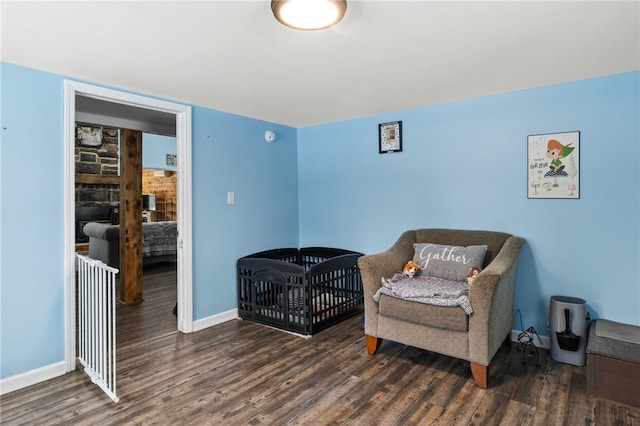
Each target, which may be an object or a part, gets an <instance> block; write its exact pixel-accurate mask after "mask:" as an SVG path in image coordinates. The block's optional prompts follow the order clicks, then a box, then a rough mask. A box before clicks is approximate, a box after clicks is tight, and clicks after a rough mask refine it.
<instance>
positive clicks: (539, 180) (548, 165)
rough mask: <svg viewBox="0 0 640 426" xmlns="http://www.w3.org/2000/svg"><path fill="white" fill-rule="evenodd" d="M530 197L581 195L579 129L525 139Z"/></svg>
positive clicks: (573, 196)
mask: <svg viewBox="0 0 640 426" xmlns="http://www.w3.org/2000/svg"><path fill="white" fill-rule="evenodd" d="M528 147H529V155H528V164H527V166H528V167H527V173H528V179H527V186H528V197H529V198H580V156H579V154H580V132H568V133H549V134H545V135H531V136H529V138H528Z"/></svg>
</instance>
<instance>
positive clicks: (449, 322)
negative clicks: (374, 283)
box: [378, 294, 469, 332]
mask: <svg viewBox="0 0 640 426" xmlns="http://www.w3.org/2000/svg"><path fill="white" fill-rule="evenodd" d="M378 304H379V307H378V309H379V311H380V315H384V316H386V317H389V318H394V319H397V320H400V321H408V322H412V323H414V324H419V325H426V326H429V327H437V328H440V329H444V330H452V331H464V332H466V331H469V316H468V315H467V314H466V313H465V312H464V310H462V309H459V308H458V309H452V308H451V307H447V306H434V305H427V304H424V303H420V302H413V301H406V300H402V299H398V298H397V297H392V296H387V295H386V294H383V295H382V296H380V302H379V303H378Z"/></svg>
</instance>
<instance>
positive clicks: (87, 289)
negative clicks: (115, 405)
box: [76, 254, 119, 402]
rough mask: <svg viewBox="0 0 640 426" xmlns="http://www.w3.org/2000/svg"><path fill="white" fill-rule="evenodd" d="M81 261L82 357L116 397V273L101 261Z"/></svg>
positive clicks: (94, 378) (93, 378)
mask: <svg viewBox="0 0 640 426" xmlns="http://www.w3.org/2000/svg"><path fill="white" fill-rule="evenodd" d="M76 257H77V260H78V359H79V361H80V363H81V364H82V366H83V367H84V371H85V373H87V375H88V376H89V377H90V378H91V381H92V382H93V383H95V384H96V385H98V386H99V387H100V389H102V390H103V391H104V392H105V393H106V394H107V395H108V396H109V397H110V398H111V399H112V400H113V401H114V402H118V401H119V398H118V397H117V396H116V315H115V313H116V312H115V309H116V308H115V306H116V305H115V304H116V274H117V273H118V269H116V268H112V267H110V266H108V265H106V264H104V263H102V262H100V261H99V260H95V259H92V258H90V257H87V256H83V255H81V254H77V255H76Z"/></svg>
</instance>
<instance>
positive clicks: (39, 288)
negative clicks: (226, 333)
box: [0, 63, 298, 378]
mask: <svg viewBox="0 0 640 426" xmlns="http://www.w3.org/2000/svg"><path fill="white" fill-rule="evenodd" d="M0 66H1V68H0V74H1V76H0V78H1V80H0V83H1V84H0V87H2V111H1V112H2V118H1V131H2V133H1V135H2V141H1V143H0V161H1V163H0V166H1V167H0V170H1V174H0V176H1V179H2V180H1V182H0V185H1V186H0V188H1V192H0V202H1V206H2V208H1V211H0V213H1V217H0V241H1V242H0V250H1V251H0V253H1V254H2V256H1V257H0V298H1V300H0V308H1V310H0V323H1V327H2V328H1V332H2V334H1V336H0V347H1V348H0V351H1V352H0V357H1V365H0V369H1V370H0V378H7V377H10V376H13V375H16V374H19V373H23V372H27V371H30V370H33V369H36V368H39V367H44V366H48V365H51V364H54V363H57V362H60V361H63V360H64V273H63V264H64V260H63V259H64V252H63V247H64V230H63V226H62V223H63V192H64V178H63V152H64V141H63V102H64V100H63V93H64V90H63V89H64V87H63V82H64V77H62V76H58V75H53V74H50V73H44V72H40V71H35V70H32V69H28V68H23V67H18V66H15V65H10V64H6V63H0ZM192 126H193V127H192V143H193V146H192V155H193V170H192V178H193V267H194V269H193V293H194V294H193V298H194V300H193V302H194V319H195V320H197V319H202V318H206V317H208V316H211V315H214V314H217V313H220V312H225V311H228V310H231V309H234V308H236V305H237V303H236V290H235V284H236V271H235V264H236V260H237V259H238V257H241V256H243V255H246V254H249V253H252V252H255V251H259V250H265V249H268V248H274V247H279V246H297V243H298V210H297V205H298V200H297V192H298V189H297V165H296V158H297V152H296V144H297V133H296V129H293V128H290V127H286V126H281V125H276V124H272V123H266V122H263V121H259V120H254V119H250V118H245V117H240V116H237V115H233V114H227V113H222V112H216V111H212V110H209V109H206V108H201V107H193V110H192ZM267 129H271V130H273V131H275V132H276V133H277V135H278V140H277V141H276V142H274V143H272V144H267V143H266V142H265V140H264V132H265V131H266V130H267ZM228 191H235V193H236V203H235V204H233V205H228V204H227V192H228ZM34 265H36V266H35V267H34Z"/></svg>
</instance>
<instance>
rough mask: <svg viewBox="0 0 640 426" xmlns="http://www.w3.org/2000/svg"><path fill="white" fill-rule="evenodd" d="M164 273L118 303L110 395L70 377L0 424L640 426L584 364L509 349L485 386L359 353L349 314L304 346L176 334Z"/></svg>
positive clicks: (8, 399) (276, 337)
mask: <svg viewBox="0 0 640 426" xmlns="http://www.w3.org/2000/svg"><path fill="white" fill-rule="evenodd" d="M175 300H176V276H175V269H174V267H171V266H169V267H167V266H166V265H164V266H163V265H158V266H156V267H154V268H147V269H145V302H144V303H143V304H141V305H139V306H119V307H118V316H119V318H118V325H117V326H118V336H119V337H118V345H119V346H118V360H117V362H118V383H117V385H118V388H117V392H118V396H119V397H120V402H119V403H113V402H112V401H111V399H109V398H108V397H107V396H106V395H104V394H103V393H102V391H100V390H99V389H98V388H97V387H96V386H95V385H93V384H92V383H91V382H90V380H89V379H88V378H87V376H85V374H84V373H83V372H82V371H80V370H78V371H75V372H72V373H69V374H66V375H65V376H62V377H59V378H56V379H53V380H49V381H47V382H44V383H40V384H37V385H34V386H31V387H29V388H26V389H21V390H18V391H15V392H12V393H9V394H7V395H4V396H3V397H2V400H1V403H0V416H1V423H2V424H7V425H14V424H15V425H19V424H25V425H50V424H65V425H70V424H73V425H106V424H189V425H192V424H193V425H285V424H290V425H418V424H419V425H429V424H442V425H471V424H478V425H479V424H489V425H490V424H495V425H519V424H525V425H529V424H531V425H553V424H556V425H640V408H634V407H630V406H627V405H623V404H618V403H615V402H613V401H609V400H603V399H599V398H591V397H587V396H586V395H585V388H586V376H585V375H586V369H585V367H575V366H571V365H566V364H561V363H557V362H555V361H553V360H551V359H550V357H549V354H548V352H547V351H545V350H541V353H540V364H541V365H540V366H539V367H536V365H535V360H534V359H533V358H525V363H524V364H523V363H522V360H523V358H522V353H521V352H518V350H517V347H516V345H515V344H512V345H511V347H509V346H507V345H505V346H503V347H502V348H501V349H500V351H499V352H498V355H497V357H496V358H495V360H494V365H495V368H493V369H492V371H491V377H490V383H489V385H490V389H489V390H486V391H484V390H481V389H479V388H477V387H476V386H475V384H474V382H473V379H472V378H471V373H470V370H469V364H468V363H467V362H465V361H460V360H456V359H453V358H449V357H446V356H440V355H437V354H434V353H430V352H426V351H421V350H418V349H414V348H410V347H406V346H403V345H399V344H395V343H392V342H384V343H383V344H382V347H381V348H380V350H379V351H378V353H377V354H376V355H375V356H374V357H370V356H368V355H367V353H366V350H365V347H366V344H365V339H364V336H363V326H362V323H361V319H360V317H354V318H351V319H349V320H347V321H345V322H343V323H341V324H339V325H337V326H334V327H332V328H330V329H328V330H325V331H323V332H321V333H318V334H317V335H315V336H313V337H312V338H311V339H303V338H300V337H297V336H294V335H291V334H288V333H284V332H281V331H277V330H273V329H270V328H267V327H264V326H261V325H257V324H253V323H250V322H246V321H245V322H243V321H240V320H236V321H230V322H227V323H224V324H221V325H218V326H216V327H211V328H208V329H206V330H202V331H200V332H197V333H192V334H181V333H179V332H176V318H175V316H174V315H173V314H172V313H171V310H172V308H173V306H174V304H175Z"/></svg>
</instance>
